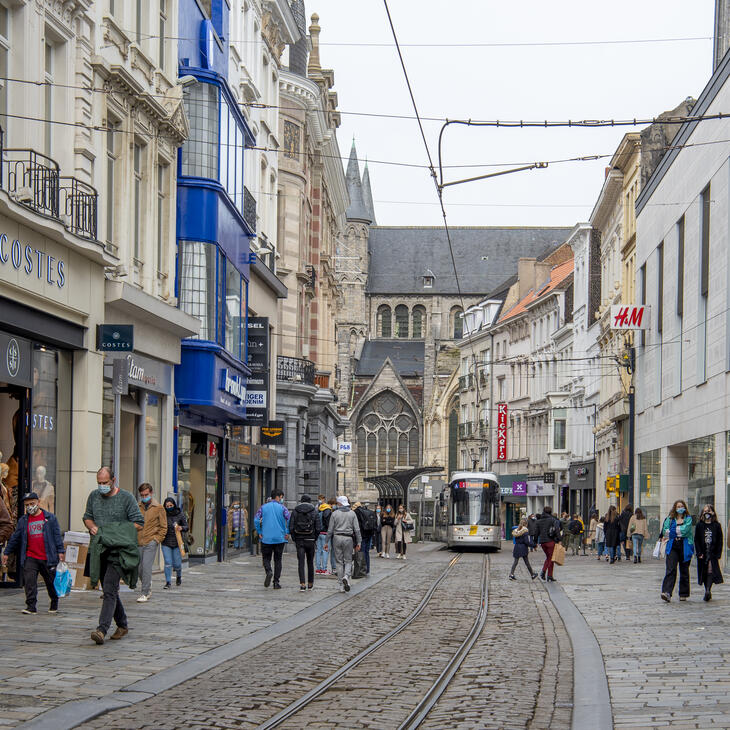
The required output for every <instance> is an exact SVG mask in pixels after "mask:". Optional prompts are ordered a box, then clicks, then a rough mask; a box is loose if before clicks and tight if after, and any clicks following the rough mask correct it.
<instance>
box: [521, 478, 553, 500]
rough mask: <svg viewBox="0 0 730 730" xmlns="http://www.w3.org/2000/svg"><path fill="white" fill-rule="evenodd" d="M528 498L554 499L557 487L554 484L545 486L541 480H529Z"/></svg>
mask: <svg viewBox="0 0 730 730" xmlns="http://www.w3.org/2000/svg"><path fill="white" fill-rule="evenodd" d="M527 496H528V497H554V496H555V486H554V485H553V484H545V482H543V481H542V480H541V479H535V480H532V479H528V480H527Z"/></svg>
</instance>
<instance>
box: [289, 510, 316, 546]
mask: <svg viewBox="0 0 730 730" xmlns="http://www.w3.org/2000/svg"><path fill="white" fill-rule="evenodd" d="M316 515H317V513H316V511H315V510H313V509H310V510H307V511H306V512H302V511H300V509H299V507H295V508H294V519H293V520H292V526H291V532H292V534H293V535H294V537H311V538H314V525H315V522H316Z"/></svg>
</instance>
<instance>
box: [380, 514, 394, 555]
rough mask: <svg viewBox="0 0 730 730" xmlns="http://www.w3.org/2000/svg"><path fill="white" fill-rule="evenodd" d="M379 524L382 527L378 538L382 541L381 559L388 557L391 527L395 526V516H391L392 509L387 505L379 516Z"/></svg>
mask: <svg viewBox="0 0 730 730" xmlns="http://www.w3.org/2000/svg"><path fill="white" fill-rule="evenodd" d="M380 522H381V523H382V527H381V528H380V536H381V539H382V543H383V544H382V546H381V553H380V557H381V558H389V557H390V543H391V541H392V540H393V527H394V526H395V515H394V514H393V508H392V507H391V506H390V505H389V504H386V505H385V510H384V511H383V512H382V514H381V515H380Z"/></svg>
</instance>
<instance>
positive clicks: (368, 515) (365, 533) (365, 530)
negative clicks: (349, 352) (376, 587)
mask: <svg viewBox="0 0 730 730" xmlns="http://www.w3.org/2000/svg"><path fill="white" fill-rule="evenodd" d="M353 506H354V508H355V516H356V517H357V522H358V525H360V536H361V537H362V545H361V548H360V549H361V551H362V552H363V554H364V555H365V574H366V575H370V549H371V547H372V541H373V535H374V534H375V533H376V532H377V531H378V517H377V515H376V513H375V512H373V511H372V510H371V509H368V506H367V504H360V502H355V504H354V505H353Z"/></svg>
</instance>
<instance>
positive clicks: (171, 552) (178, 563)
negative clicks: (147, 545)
mask: <svg viewBox="0 0 730 730" xmlns="http://www.w3.org/2000/svg"><path fill="white" fill-rule="evenodd" d="M162 557H163V558H164V559H165V583H172V571H173V570H174V571H175V575H177V577H178V578H181V577H182V556H181V555H180V548H179V547H170V546H169V545H163V546H162Z"/></svg>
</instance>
